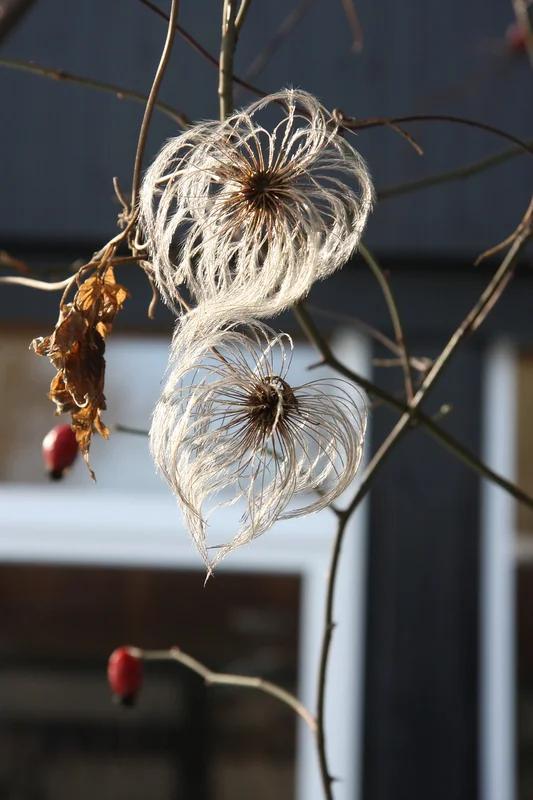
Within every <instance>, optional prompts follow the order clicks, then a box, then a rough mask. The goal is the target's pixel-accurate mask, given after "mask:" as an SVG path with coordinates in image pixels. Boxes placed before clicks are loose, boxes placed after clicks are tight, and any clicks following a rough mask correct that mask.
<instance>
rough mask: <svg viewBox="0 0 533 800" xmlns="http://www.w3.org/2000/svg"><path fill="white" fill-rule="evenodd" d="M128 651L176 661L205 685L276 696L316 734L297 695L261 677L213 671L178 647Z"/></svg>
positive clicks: (312, 722)
mask: <svg viewBox="0 0 533 800" xmlns="http://www.w3.org/2000/svg"><path fill="white" fill-rule="evenodd" d="M128 649H129V651H130V653H131V654H132V655H134V656H135V657H136V658H140V659H142V660H143V661H177V662H178V664H183V666H184V667H187V669H190V670H192V672H196V674H197V675H199V676H200V677H201V678H203V679H204V681H205V684H206V685H207V686H214V685H219V686H243V687H247V688H249V689H257V690H258V691H260V692H264V693H265V694H269V695H270V696H271V697H276V698H277V699H278V700H281V702H282V703H285V705H287V706H289V707H290V708H292V710H293V711H295V712H296V714H298V716H299V717H301V718H302V719H303V721H304V722H305V724H306V725H307V726H308V728H309V729H310V731H311V732H312V733H313V734H316V720H315V718H314V717H313V715H312V714H311V712H310V711H308V709H307V708H306V707H305V706H304V705H303V703H301V702H300V701H299V700H298V698H297V697H295V696H294V695H293V694H291V693H290V692H287V691H285V689H282V688H281V686H278V685H277V684H275V683H271V681H265V680H263V678H255V677H252V676H249V675H230V674H227V673H224V672H213V671H212V670H210V669H208V667H206V666H205V665H204V664H202V663H201V662H200V661H197V660H196V659H195V658H193V657H192V656H189V655H187V653H183V652H182V651H181V650H180V649H179V648H178V647H171V648H170V650H141V649H140V648H138V647H130V648H128Z"/></svg>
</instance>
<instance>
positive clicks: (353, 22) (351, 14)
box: [341, 0, 363, 53]
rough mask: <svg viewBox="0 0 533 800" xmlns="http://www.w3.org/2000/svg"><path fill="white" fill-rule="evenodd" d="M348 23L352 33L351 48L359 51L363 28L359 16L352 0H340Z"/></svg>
mask: <svg viewBox="0 0 533 800" xmlns="http://www.w3.org/2000/svg"><path fill="white" fill-rule="evenodd" d="M341 2H342V5H343V8H344V12H345V14H346V18H347V20H348V24H349V26H350V28H351V29H352V35H353V49H354V50H355V52H356V53H360V52H361V50H362V49H363V30H362V28H361V23H360V22H359V16H358V14H357V10H356V8H355V2H354V0H341Z"/></svg>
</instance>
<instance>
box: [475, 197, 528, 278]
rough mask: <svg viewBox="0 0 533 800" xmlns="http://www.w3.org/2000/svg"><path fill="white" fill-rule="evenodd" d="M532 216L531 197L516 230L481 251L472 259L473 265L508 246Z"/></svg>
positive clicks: (525, 226) (526, 225) (526, 226)
mask: <svg viewBox="0 0 533 800" xmlns="http://www.w3.org/2000/svg"><path fill="white" fill-rule="evenodd" d="M532 216H533V198H532V199H531V201H530V203H529V206H528V207H527V211H526V213H525V215H524V218H523V219H522V221H521V222H520V225H519V226H518V227H517V228H516V230H515V231H513V233H512V234H511V235H510V236H508V237H507V238H506V239H504V240H503V242H500V243H499V244H496V245H494V247H490V248H489V249H488V250H485V252H484V253H481V255H480V256H478V257H477V258H476V260H475V261H474V265H475V266H476V267H477V266H478V264H481V262H482V261H484V260H485V259H486V258H490V256H493V255H496V253H499V252H500V251H501V250H505V248H506V247H509V245H510V244H512V242H514V240H515V239H516V238H517V236H520V234H521V233H522V232H523V231H524V230H525V229H526V228H528V227H529V226H530V225H531V218H532Z"/></svg>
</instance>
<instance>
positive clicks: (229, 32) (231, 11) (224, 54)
mask: <svg viewBox="0 0 533 800" xmlns="http://www.w3.org/2000/svg"><path fill="white" fill-rule="evenodd" d="M235 14H236V0H224V7H223V9H222V41H221V45H220V69H219V82H218V97H219V100H220V119H221V120H222V121H224V120H225V119H227V117H229V115H230V114H231V112H232V111H233V54H234V53H235Z"/></svg>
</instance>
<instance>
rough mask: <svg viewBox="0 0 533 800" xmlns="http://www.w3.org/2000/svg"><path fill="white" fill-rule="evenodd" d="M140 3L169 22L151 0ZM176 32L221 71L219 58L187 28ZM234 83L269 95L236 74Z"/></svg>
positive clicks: (262, 94)
mask: <svg viewBox="0 0 533 800" xmlns="http://www.w3.org/2000/svg"><path fill="white" fill-rule="evenodd" d="M140 2H141V3H142V4H143V6H146V7H147V8H150V9H151V10H152V11H154V12H155V13H156V14H157V15H158V16H160V17H161V18H162V19H165V20H166V21H167V22H168V14H165V12H164V11H162V10H161V9H160V8H158V7H157V6H156V5H155V4H154V3H152V2H150V0H140ZM235 26H237V22H235ZM176 30H177V32H178V33H179V35H180V36H182V37H183V38H184V39H185V41H186V42H188V44H190V45H191V47H193V48H194V49H195V50H196V52H198V53H200V55H201V56H203V57H204V58H205V59H206V61H209V63H210V64H212V65H213V66H214V67H216V68H217V69H220V64H219V61H218V58H215V56H214V55H212V54H211V53H210V52H209V50H206V49H205V47H204V46H203V45H201V44H200V42H199V41H198V40H197V39H195V38H194V37H193V36H191V34H190V33H188V32H187V31H186V30H185V28H182V27H181V25H176ZM233 83H236V84H238V85H239V86H242V88H243V89H247V90H248V91H249V92H252V94H256V95H258V96H259V97H266V96H267V94H268V92H264V91H263V89H259V88H258V87H257V86H253V85H252V84H251V83H248V82H247V81H245V80H243V79H242V78H239V77H238V75H235V74H234V75H233Z"/></svg>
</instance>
